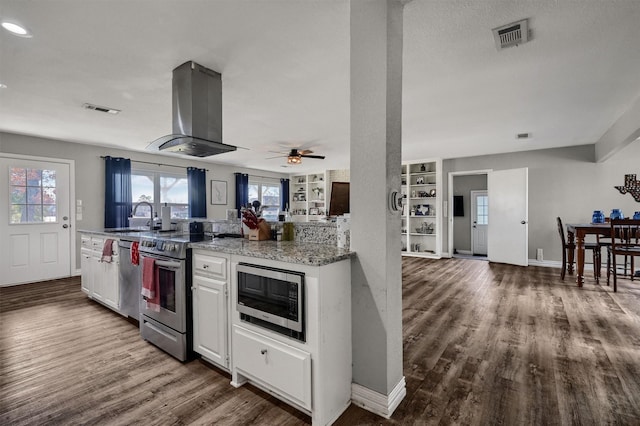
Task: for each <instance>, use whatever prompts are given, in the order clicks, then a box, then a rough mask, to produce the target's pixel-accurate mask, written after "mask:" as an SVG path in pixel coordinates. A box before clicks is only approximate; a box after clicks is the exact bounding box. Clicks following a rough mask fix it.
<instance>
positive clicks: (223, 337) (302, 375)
mask: <svg viewBox="0 0 640 426" xmlns="http://www.w3.org/2000/svg"><path fill="white" fill-rule="evenodd" d="M81 234H82V235H83V238H85V239H87V238H94V237H96V238H102V239H106V238H112V239H126V240H140V239H143V240H146V239H149V238H155V239H157V240H158V241H160V240H162V241H163V242H164V243H165V247H166V244H169V247H171V241H172V238H174V239H175V241H178V240H180V241H184V240H185V239H186V238H188V234H187V235H185V234H183V233H167V232H149V231H139V230H135V231H133V232H128V230H119V231H117V232H114V230H102V231H81ZM188 244H189V247H190V248H191V256H190V258H189V259H190V260H189V262H190V267H189V268H188V270H189V271H190V275H191V276H190V279H189V282H190V284H189V285H188V286H187V292H188V296H187V297H188V298H189V299H190V300H191V301H192V312H193V315H192V317H191V323H192V327H191V330H192V334H193V339H192V346H193V347H192V349H193V351H194V352H195V353H197V354H199V355H200V356H201V357H202V359H203V360H205V361H207V362H210V363H212V364H214V365H216V366H218V367H220V368H222V369H224V370H226V371H229V372H230V373H231V375H232V381H231V385H232V386H235V387H239V386H242V385H244V384H245V383H250V384H252V385H254V386H257V387H259V388H261V389H263V390H265V391H266V392H268V393H270V394H271V395H274V396H276V397H277V398H279V399H281V400H283V401H285V402H287V403H288V404H290V405H292V406H293V407H295V408H297V409H299V410H301V411H303V412H305V413H307V414H309V415H310V416H311V417H312V421H313V424H314V425H325V424H331V423H332V422H333V421H335V420H336V419H337V418H338V417H339V416H340V414H341V413H342V412H343V411H344V410H345V409H346V408H347V407H348V406H349V404H350V403H351V377H352V366H351V360H352V355H351V258H352V257H353V256H354V255H355V253H353V252H351V251H349V250H347V249H341V248H338V247H337V246H336V245H335V243H334V244H319V243H317V242H303V241H271V240H269V241H249V240H248V239H244V238H206V239H204V240H203V241H194V242H190V243H188ZM239 265H245V266H246V265H249V266H251V267H255V268H261V269H264V270H277V271H284V272H285V273H290V274H293V275H298V276H301V277H303V279H302V285H301V286H300V292H299V295H300V298H301V301H302V304H301V309H300V312H299V314H300V322H301V323H302V324H303V328H304V330H303V333H302V335H303V337H302V338H295V337H292V336H290V335H286V334H283V333H282V332H281V330H280V331H279V330H278V329H274V328H270V327H268V326H266V324H264V323H261V322H260V321H255V322H254V321H252V320H249V319H248V318H247V316H243V315H241V313H240V312H239V309H238V305H239V303H238V292H239V286H240V283H239ZM264 286H265V288H266V287H269V286H270V284H265V285H264ZM283 296H286V293H285V294H283Z"/></svg>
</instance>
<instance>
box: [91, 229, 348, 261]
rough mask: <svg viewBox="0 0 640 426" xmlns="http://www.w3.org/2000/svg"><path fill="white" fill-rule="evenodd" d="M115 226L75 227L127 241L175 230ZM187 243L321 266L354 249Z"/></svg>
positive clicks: (272, 243) (232, 240) (239, 240)
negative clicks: (118, 229)
mask: <svg viewBox="0 0 640 426" xmlns="http://www.w3.org/2000/svg"><path fill="white" fill-rule="evenodd" d="M114 231H115V230H86V229H81V230H78V232H80V233H84V234H91V235H101V236H106V237H109V238H116V239H122V240H128V241H137V240H139V239H140V238H141V237H156V238H161V239H164V240H170V239H171V236H172V235H174V236H177V235H178V234H176V233H173V234H172V233H161V232H157V231H156V232H149V231H146V232H114ZM189 247H191V248H197V249H203V250H210V251H213V252H219V253H226V254H235V255H240V256H247V257H256V258H260V259H269V260H277V261H280V262H286V263H294V264H302V265H311V266H324V265H328V264H330V263H334V262H339V261H341V260H344V259H349V258H351V257H352V256H355V252H352V251H349V250H347V249H342V248H338V247H337V246H335V245H331V244H319V243H307V242H299V241H273V240H266V241H249V240H248V239H246V238H214V239H213V240H211V241H203V242H198V243H189Z"/></svg>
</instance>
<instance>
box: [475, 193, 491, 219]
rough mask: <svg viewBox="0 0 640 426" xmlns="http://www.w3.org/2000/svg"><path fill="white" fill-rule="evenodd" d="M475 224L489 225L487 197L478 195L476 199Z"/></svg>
mask: <svg viewBox="0 0 640 426" xmlns="http://www.w3.org/2000/svg"><path fill="white" fill-rule="evenodd" d="M476 203H477V204H476V223H477V224H478V225H488V224H489V197H488V196H486V195H478V196H477V197H476Z"/></svg>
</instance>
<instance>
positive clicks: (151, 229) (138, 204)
mask: <svg viewBox="0 0 640 426" xmlns="http://www.w3.org/2000/svg"><path fill="white" fill-rule="evenodd" d="M142 204H145V205H147V206H149V209H150V214H151V219H149V230H150V231H151V232H153V205H152V204H151V203H149V202H147V201H140V202H139V203H137V204H136V205H135V206H134V207H133V211H132V212H131V216H135V214H136V211H137V210H138V207H140V205H142Z"/></svg>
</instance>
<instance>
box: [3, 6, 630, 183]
mask: <svg viewBox="0 0 640 426" xmlns="http://www.w3.org/2000/svg"><path fill="white" fill-rule="evenodd" d="M404 16H405V19H404V34H405V35H404V69H403V74H404V77H403V91H404V96H403V129H402V131H403V159H405V160H411V159H420V158H427V157H443V158H453V157H460V156H470V155H481V154H491V153H499V152H511V151H523V150H530V149H541V148H550V147H561V146H571V145H582V144H592V143H595V142H597V141H598V140H599V138H600V137H601V136H602V135H603V134H604V133H605V131H606V130H607V129H608V128H609V127H610V126H611V125H612V124H613V123H614V122H615V121H616V120H617V119H618V118H619V117H620V116H621V115H622V114H623V113H624V112H625V111H626V110H627V109H629V108H630V106H631V105H632V104H633V103H634V101H635V100H636V99H637V98H638V96H639V95H640V25H639V24H638V23H639V22H640V1H639V0H607V1H605V0H581V1H570V0H563V1H557V0H536V1H530V0H526V1H525V0H518V1H514V0H413V1H411V2H409V3H408V4H406V5H405V12H404ZM0 18H2V19H14V20H17V21H20V22H21V23H23V24H24V25H26V26H27V27H28V28H29V29H30V30H31V31H32V32H33V37H32V38H20V37H15V36H12V35H10V34H9V33H8V32H6V31H4V30H2V31H0V43H1V44H0V82H2V83H4V84H6V85H7V86H8V87H7V88H6V89H1V90H0V130H1V131H6V132H13V133H20V134H28V135H35V136H42V137H47V138H53V139H62V140H67V141H73V142H81V143H87V144H95V145H102V146H110V147H124V148H127V149H132V150H140V151H142V150H144V149H145V147H146V146H147V145H148V144H149V143H150V142H151V141H153V140H154V139H156V138H158V137H160V136H163V135H165V134H169V133H171V71H172V69H173V68H175V67H176V66H178V65H180V64H182V63H183V62H186V61H187V60H194V61H195V62H197V63H200V64H202V65H204V66H206V67H208V68H211V69H213V70H216V71H219V72H220V73H222V79H223V139H224V142H225V143H227V144H231V145H237V146H239V147H243V148H248V149H240V150H238V151H236V152H233V153H227V154H221V155H218V156H213V157H209V159H208V160H207V161H211V162H217V163H225V164H231V165H237V166H244V167H252V168H258V169H264V170H272V171H277V172H285V173H294V172H301V171H314V170H320V169H339V168H348V167H349V148H348V147H349V3H348V1H347V0H334V1H331V0H323V1H320V0H315V1H313V0H307V1H299V0H277V1H275V0H274V1H260V0H254V1H248V0H189V1H181V0H156V1H153V2H149V1H143V0H130V1H98V0H93V1H81V0H57V1H49V0H31V1H25V0H0ZM522 18H529V20H530V21H529V24H530V27H531V28H532V32H533V40H532V41H530V42H529V43H526V44H523V45H520V46H518V47H513V48H509V49H505V50H502V51H497V50H496V47H495V43H494V40H493V35H492V32H491V29H492V28H494V27H497V26H500V25H504V24H508V23H510V22H513V21H516V20H519V19H522ZM85 102H88V103H93V104H97V105H101V106H107V107H112V108H116V109H120V110H122V112H121V113H120V114H119V115H110V114H103V113H99V112H95V111H89V110H85V109H83V108H82V104H84V103H85ZM521 132H531V133H532V135H533V138H532V139H530V140H527V141H518V140H516V137H515V135H516V133H521ZM293 147H297V148H310V149H312V150H314V151H315V153H316V154H321V155H325V156H326V157H327V158H326V160H311V159H306V160H304V161H303V165H302V166H294V167H289V168H283V167H282V166H283V165H285V159H284V157H283V158H282V159H270V160H266V159H265V158H267V157H271V156H273V155H274V154H273V153H271V152H270V151H287V150H288V149H290V148H293Z"/></svg>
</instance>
